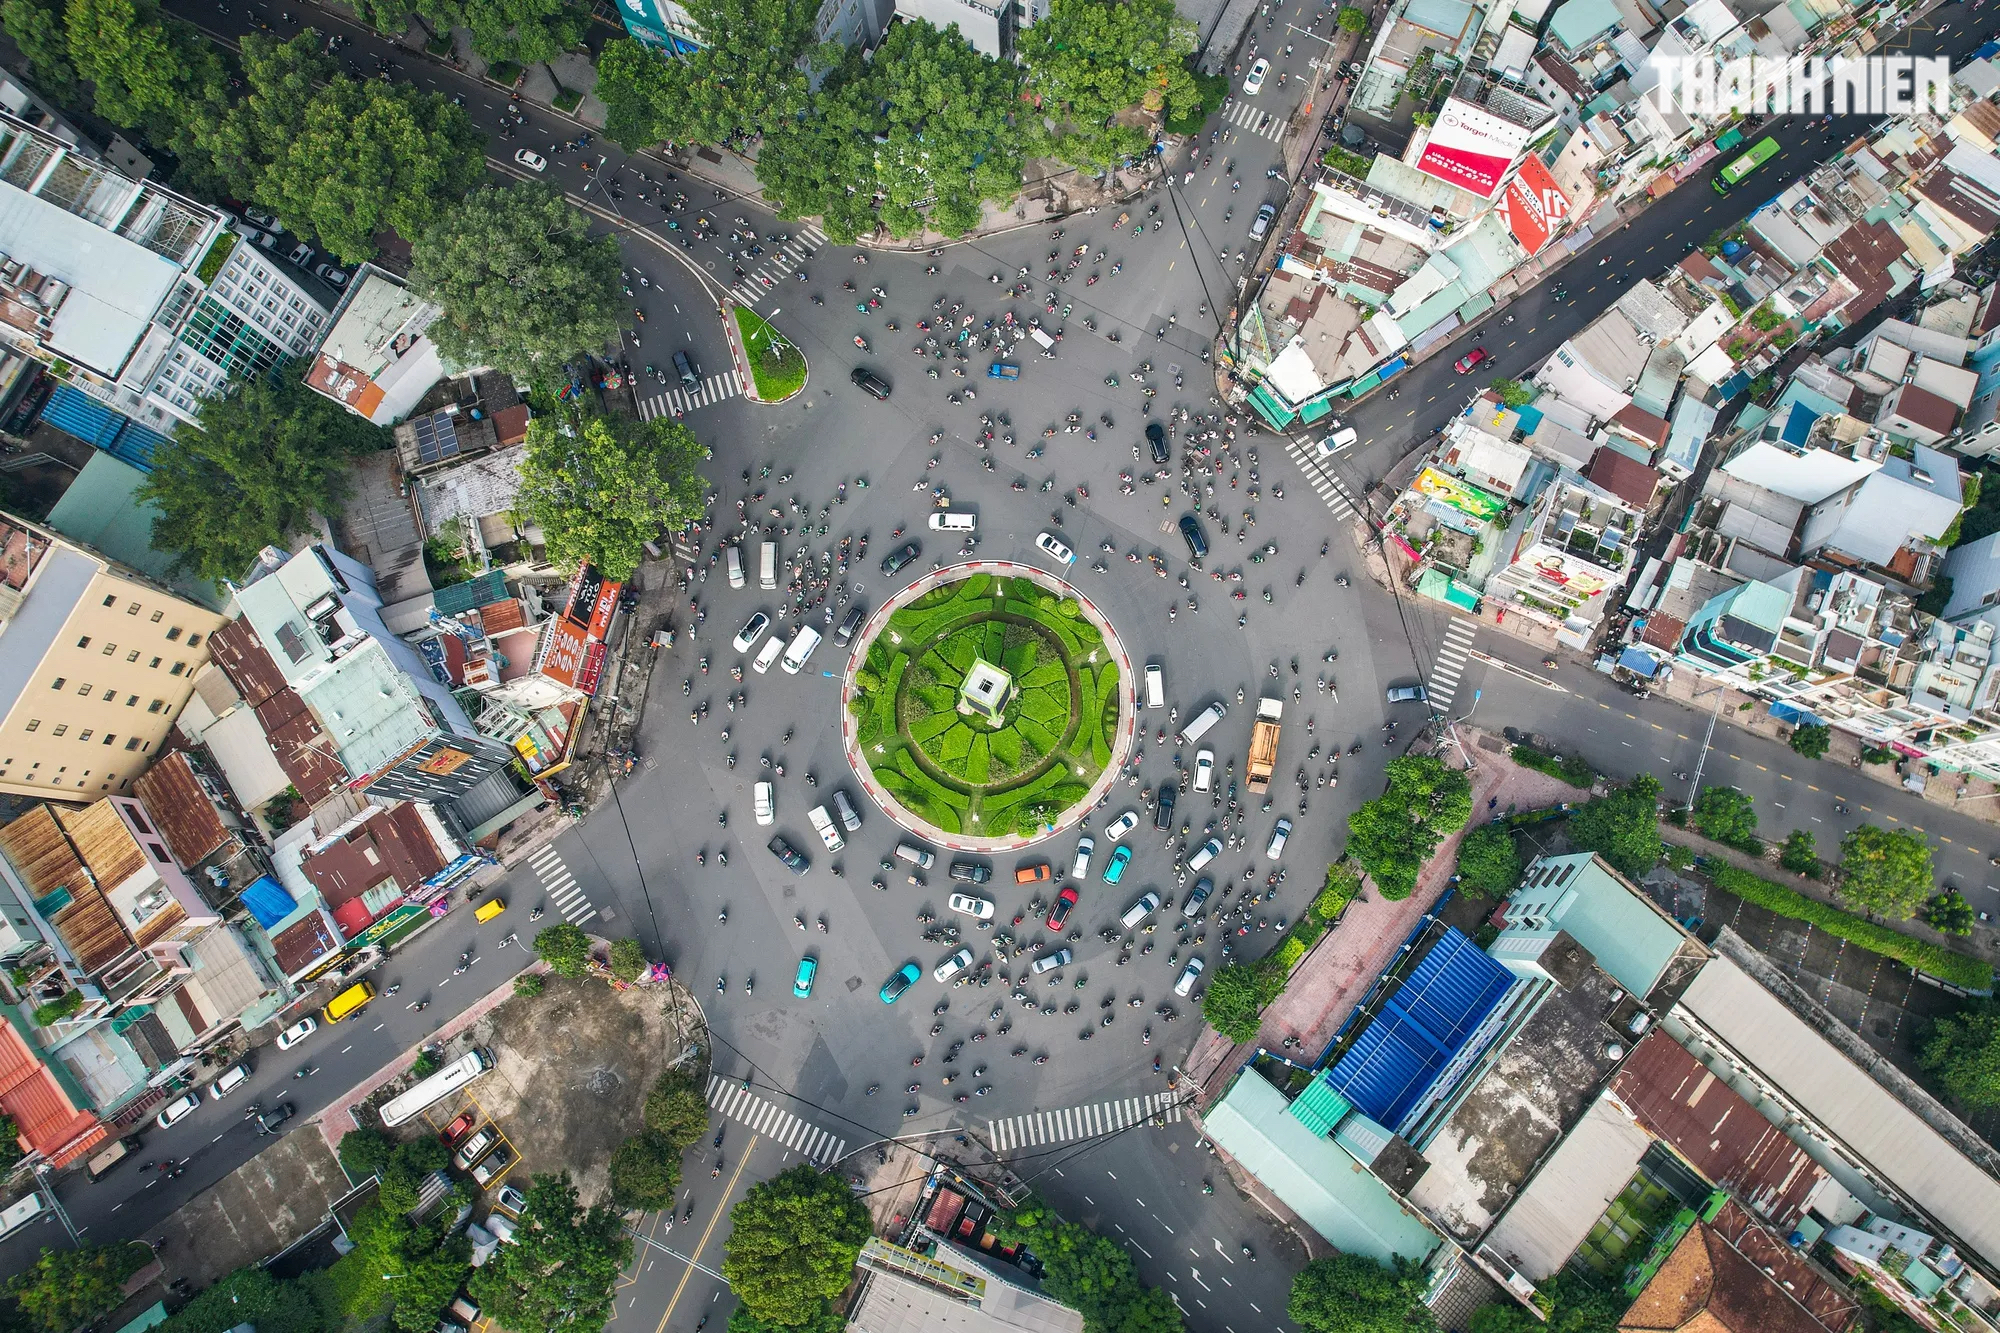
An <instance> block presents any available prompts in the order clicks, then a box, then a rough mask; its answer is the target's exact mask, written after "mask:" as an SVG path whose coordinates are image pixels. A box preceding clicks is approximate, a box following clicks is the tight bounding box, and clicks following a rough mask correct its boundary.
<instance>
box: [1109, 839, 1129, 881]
mask: <svg viewBox="0 0 2000 1333" xmlns="http://www.w3.org/2000/svg"><path fill="white" fill-rule="evenodd" d="M1131 862H1132V849H1131V848H1130V847H1120V848H1119V849H1118V850H1117V851H1115V852H1113V853H1111V859H1110V860H1109V861H1106V862H1105V863H1104V882H1105V883H1106V884H1116V883H1117V882H1118V881H1119V880H1121V879H1123V878H1125V867H1126V866H1127V865H1130V864H1131Z"/></svg>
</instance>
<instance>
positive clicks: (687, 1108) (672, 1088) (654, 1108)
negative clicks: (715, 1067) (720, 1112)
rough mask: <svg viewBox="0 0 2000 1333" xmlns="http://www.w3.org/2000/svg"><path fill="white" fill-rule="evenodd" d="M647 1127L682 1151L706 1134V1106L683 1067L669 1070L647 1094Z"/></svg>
mask: <svg viewBox="0 0 2000 1333" xmlns="http://www.w3.org/2000/svg"><path fill="white" fill-rule="evenodd" d="M645 1115H646V1127H647V1128H648V1129H651V1130H652V1131H653V1132H654V1133H656V1134H658V1135H660V1136H661V1137H662V1138H664V1139H665V1140H666V1141H667V1142H668V1143H671V1144H672V1145H673V1147H674V1151H675V1152H677V1153H678V1152H681V1151H682V1150H684V1149H685V1148H687V1147H688V1145H690V1144H692V1143H694V1142H695V1141H696V1140H697V1139H699V1138H700V1137H701V1136H702V1135H704V1134H706V1133H708V1103H707V1102H706V1101H704V1100H703V1099H702V1095H701V1088H700V1087H699V1086H698V1085H697V1082H696V1079H695V1076H694V1074H693V1073H692V1072H690V1071H689V1070H688V1069H686V1068H685V1067H683V1068H679V1069H669V1070H668V1071H667V1072H666V1073H664V1074H662V1075H660V1077H659V1080H658V1081H657V1082H655V1083H654V1084H653V1090H652V1091H651V1092H649V1093H647V1094H646V1112H645Z"/></svg>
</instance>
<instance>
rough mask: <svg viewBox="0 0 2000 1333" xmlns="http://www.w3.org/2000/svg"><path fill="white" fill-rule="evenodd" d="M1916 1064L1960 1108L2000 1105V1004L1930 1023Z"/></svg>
mask: <svg viewBox="0 0 2000 1333" xmlns="http://www.w3.org/2000/svg"><path fill="white" fill-rule="evenodd" d="M1917 1063H1918V1064H1919V1065H1920V1066H1922V1068H1923V1070H1924V1072H1925V1073H1927V1074H1929V1075H1930V1076H1931V1077H1932V1078H1933V1079H1935V1080H1937V1083H1938V1085H1939V1086H1940V1087H1942V1088H1943V1089H1944V1091H1945V1095H1947V1096H1948V1097H1950V1098H1951V1099H1952V1100H1953V1101H1955V1102H1957V1103H1959V1104H1960V1105H1961V1106H1965V1107H1969V1108H1971V1109H1973V1110H1980V1111H1983V1110H1986V1109H1988V1108H1991V1107H1994V1106H2000V1005H1995V1004H1994V1003H1993V1002H1992V1001H1990V1000H1989V1001H1987V1002H1986V1003H1984V1004H1980V1005H1975V1006H1973V1007H1972V1008H1969V1009H1964V1010H1961V1011H1960V1012H1958V1013H1955V1014H1948V1015H1946V1016H1945V1017H1943V1018H1940V1019H1938V1020H1937V1021H1936V1022H1934V1023H1932V1024H1931V1027H1930V1031H1929V1033H1928V1034H1927V1035H1926V1036H1925V1038H1924V1044H1923V1048H1922V1049H1921V1050H1920V1051H1918V1052H1917Z"/></svg>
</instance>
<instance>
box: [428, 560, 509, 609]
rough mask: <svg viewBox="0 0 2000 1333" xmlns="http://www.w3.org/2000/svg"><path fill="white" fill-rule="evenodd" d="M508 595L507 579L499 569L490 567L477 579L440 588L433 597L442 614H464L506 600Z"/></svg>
mask: <svg viewBox="0 0 2000 1333" xmlns="http://www.w3.org/2000/svg"><path fill="white" fill-rule="evenodd" d="M506 597H507V579H506V576H505V575H503V574H502V573H501V572H500V571H499V570H497V569H489V570H487V571H486V572H485V573H484V574H481V575H480V576H479V577H477V578H475V579H468V580H467V581H466V582H464V583H454V584H452V585H451V586H450V587H447V588H439V589H438V590H437V592H436V593H434V594H432V598H433V600H434V601H435V603H436V604H437V611H438V614H439V615H441V616H456V615H462V614H464V613H465V612H467V611H470V610H473V609H474V608H476V607H481V606H488V605H491V604H492V603H494V602H499V601H504V600H506Z"/></svg>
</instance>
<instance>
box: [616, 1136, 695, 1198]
mask: <svg viewBox="0 0 2000 1333" xmlns="http://www.w3.org/2000/svg"><path fill="white" fill-rule="evenodd" d="M680 1184H681V1155H680V1150H679V1149H678V1148H676V1147H675V1146H674V1145H673V1144H672V1143H670V1142H668V1140H667V1137H666V1135H664V1134H660V1133H657V1132H656V1131H654V1130H650V1129H642V1130H640V1131H639V1132H638V1133H637V1134H634V1135H633V1136H632V1137H630V1138H628V1139H626V1140H625V1142H623V1143H621V1144H619V1145H618V1147H617V1149H616V1150H614V1151H613V1152H612V1154H611V1202H612V1203H613V1204H615V1205H617V1206H618V1207H620V1208H628V1209H629V1208H636V1209H638V1210H639V1211H641V1212H647V1213H650V1212H656V1211H658V1210H659V1209H661V1208H670V1207H672V1206H673V1202H674V1191H675V1190H677V1189H679V1188H680Z"/></svg>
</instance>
